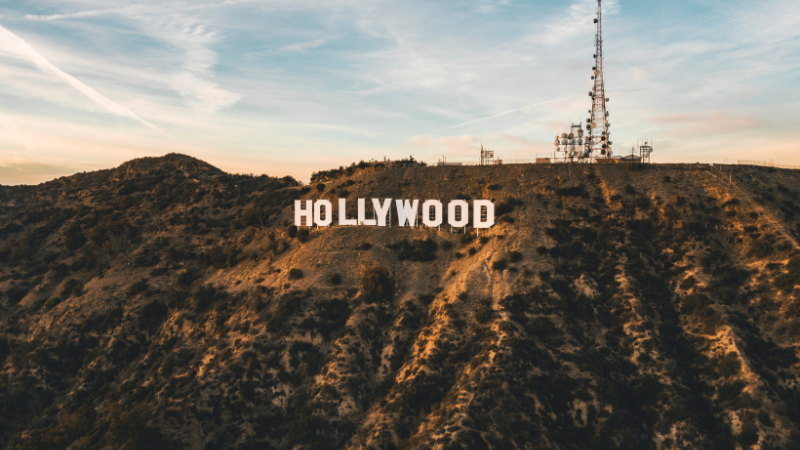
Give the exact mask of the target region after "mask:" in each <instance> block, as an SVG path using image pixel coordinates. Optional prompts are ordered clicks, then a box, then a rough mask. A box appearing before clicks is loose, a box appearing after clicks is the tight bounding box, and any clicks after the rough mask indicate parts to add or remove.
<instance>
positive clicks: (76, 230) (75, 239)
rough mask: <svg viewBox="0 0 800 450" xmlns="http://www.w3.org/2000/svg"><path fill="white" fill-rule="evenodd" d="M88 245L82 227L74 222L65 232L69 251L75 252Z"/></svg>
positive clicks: (65, 242)
mask: <svg viewBox="0 0 800 450" xmlns="http://www.w3.org/2000/svg"><path fill="white" fill-rule="evenodd" d="M85 243H86V236H84V235H83V231H82V230H81V226H80V225H78V224H77V223H75V222H73V223H71V224H69V225H68V226H67V228H66V229H65V230H64V246H65V247H66V248H67V250H69V251H71V252H74V251H75V250H77V249H79V248H81V247H83V244H85Z"/></svg>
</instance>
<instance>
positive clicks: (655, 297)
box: [0, 154, 800, 450]
mask: <svg viewBox="0 0 800 450" xmlns="http://www.w3.org/2000/svg"><path fill="white" fill-rule="evenodd" d="M734 169H735V170H734V171H733V173H732V175H731V176H730V179H731V180H732V184H729V183H728V179H729V177H728V176H721V174H718V173H717V172H718V171H719V168H714V169H713V170H714V172H709V169H702V168H700V169H696V170H687V169H686V168H683V167H679V166H669V165H659V166H655V165H652V166H625V165H596V166H583V165H573V166H572V167H570V168H568V167H566V166H563V165H552V166H551V165H509V166H491V167H487V168H480V167H453V166H443V167H442V166H437V167H425V166H423V165H421V164H419V163H417V162H416V161H414V160H411V159H409V160H405V161H400V162H389V161H387V162H379V163H360V164H353V165H351V166H348V167H341V168H339V169H333V170H330V171H321V172H317V173H316V174H314V176H313V180H312V181H313V182H312V183H311V184H310V185H308V186H306V185H303V184H302V183H299V182H297V181H296V180H294V179H292V178H289V177H283V178H275V177H269V176H252V175H234V174H227V173H224V172H222V171H220V170H218V169H216V168H214V167H212V166H210V165H208V164H206V163H204V162H202V161H199V160H196V159H193V158H190V157H187V156H183V155H174V154H173V155H167V156H165V157H160V158H143V159H138V160H133V161H129V162H127V163H125V164H123V165H121V166H120V167H117V168H114V169H109V170H103V171H98V172H91V173H81V174H76V175H73V176H70V177H62V178H59V179H56V180H53V181H51V182H48V183H44V184H41V185H38V186H15V187H10V186H0V330H1V331H0V448H2V449H13V450H29V449H55V448H69V449H93V450H94V449H122V448H124V449H146V448H150V449H173V448H174V449H184V448H192V449H204V450H213V449H237V450H248V449H315V450H316V449H379V448H380V449H518V450H522V449H537V448H553V449H556V448H561V449H653V450H656V449H658V450H660V449H677V448H698V449H730V450H735V449H757V448H758V449H765V450H766V449H800V431H799V430H798V424H800V388H798V376H799V375H800V364H799V363H800V359H798V345H800V248H799V247H798V244H797V242H798V232H800V225H798V217H800V207H798V206H797V202H798V198H797V196H798V192H800V181H798V180H800V178H798V177H797V172H796V171H791V170H782V169H773V168H765V167H747V166H738V167H735V168H734ZM726 170H727V169H726ZM726 175H727V174H726ZM343 192H344V193H346V194H347V195H348V196H349V197H350V199H351V202H350V203H354V202H352V199H354V198H398V199H399V198H418V199H424V198H437V199H440V200H441V201H443V202H446V201H449V200H452V199H465V198H474V199H482V198H485V199H491V200H493V201H494V202H495V205H496V207H497V212H498V218H499V220H498V221H497V224H496V225H495V226H494V227H493V228H491V229H489V230H481V232H480V237H478V236H476V232H475V230H473V229H471V228H470V227H467V228H466V230H465V229H455V230H451V229H450V227H449V226H444V225H443V226H442V227H441V228H436V229H428V228H426V227H424V226H421V227H417V228H408V227H404V228H398V227H396V226H395V227H391V228H389V227H386V228H382V227H336V226H333V227H331V228H320V229H317V228H312V229H309V228H306V227H300V228H298V227H295V226H294V225H293V210H292V208H293V204H294V200H297V199H301V200H317V199H327V200H334V199H336V198H338V197H339V196H341V195H342V193H343ZM351 216H352V214H351Z"/></svg>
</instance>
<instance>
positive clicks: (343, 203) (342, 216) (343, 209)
mask: <svg viewBox="0 0 800 450" xmlns="http://www.w3.org/2000/svg"><path fill="white" fill-rule="evenodd" d="M357 224H358V222H356V219H348V218H347V199H346V198H340V199H339V225H357Z"/></svg>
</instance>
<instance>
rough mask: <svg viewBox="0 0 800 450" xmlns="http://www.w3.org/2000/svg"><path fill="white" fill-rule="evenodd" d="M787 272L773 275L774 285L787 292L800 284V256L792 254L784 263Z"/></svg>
mask: <svg viewBox="0 0 800 450" xmlns="http://www.w3.org/2000/svg"><path fill="white" fill-rule="evenodd" d="M786 269H787V272H786V273H783V274H781V275H778V276H777V277H775V287H776V288H778V289H780V290H781V291H783V292H789V291H791V290H792V289H794V287H795V286H796V285H797V284H800V256H794V257H792V259H790V260H789V262H788V263H787V264H786Z"/></svg>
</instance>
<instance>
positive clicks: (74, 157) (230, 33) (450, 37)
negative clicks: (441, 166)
mask: <svg viewBox="0 0 800 450" xmlns="http://www.w3.org/2000/svg"><path fill="white" fill-rule="evenodd" d="M595 7H596V3H595V2H593V1H591V0H572V1H563V2H562V1H548V2H533V1H524V2H523V1H512V0H505V1H492V0H485V1H473V2H455V1H454V2H430V1H427V2H418V1H413V0H410V1H404V2H388V1H347V0H328V1H308V0H292V1H283V0H275V1H257V0H252V1H248V0H218V1H210V0H209V1H202V0H197V1H166V2H162V1H145V2H136V3H133V2H115V1H107V0H104V1H96V0H59V1H51V0H40V1H15V2H12V3H5V4H2V5H0V80H2V82H0V184H6V185H7V184H20V183H25V184H29V183H39V182H42V181H46V180H49V179H52V178H55V177H58V176H61V175H66V174H71V173H74V172H77V171H88V170H96V169H100V168H107V167H111V166H114V165H117V164H119V163H121V162H123V161H126V160H129V159H133V158H136V157H141V156H153V155H161V154H166V153H169V152H180V153H186V154H190V155H192V156H196V157H198V158H201V159H204V160H206V161H209V162H210V163H212V164H214V165H216V166H218V167H220V168H222V169H224V170H227V171H230V172H239V173H257V174H260V173H267V174H269V175H279V176H283V175H292V176H294V177H296V178H298V179H300V180H308V179H309V177H310V174H311V172H313V171H315V170H320V169H327V168H331V167H337V166H339V165H346V164H349V163H350V162H353V161H358V160H362V159H363V160H369V159H383V158H384V157H389V158H402V157H407V156H408V155H413V156H414V157H416V158H417V159H422V160H424V161H427V162H429V163H435V162H436V161H437V160H438V159H440V158H441V157H442V156H445V157H447V159H448V160H449V161H473V160H477V151H478V149H479V148H480V145H481V143H483V144H484V146H486V147H487V148H491V149H494V150H495V153H496V155H497V156H498V157H499V158H501V159H505V160H511V159H531V158H535V157H536V156H537V155H538V156H544V155H548V154H550V153H551V152H552V142H553V136H554V135H555V134H556V133H560V132H562V131H565V129H566V128H567V126H568V124H569V122H570V120H572V121H573V122H578V121H583V120H585V118H586V116H587V110H588V109H589V107H590V99H589V97H588V96H587V92H588V91H589V90H590V88H591V80H590V76H591V67H592V65H593V59H592V54H593V53H594V26H593V23H592V19H593V17H594V13H595ZM603 17H604V20H603V23H604V39H605V42H604V51H605V54H606V58H605V64H606V89H607V92H608V95H607V96H608V97H609V98H610V99H611V101H610V102H609V105H608V106H609V111H610V122H611V131H612V135H613V141H614V142H615V145H614V147H615V152H616V154H624V153H625V152H627V151H629V149H630V147H631V145H633V144H634V143H635V142H636V141H637V140H642V139H644V137H645V135H646V136H647V137H648V138H649V139H651V140H654V141H655V146H656V151H655V154H654V157H655V160H656V161H660V162H673V161H704V162H709V161H710V162H724V161H725V160H726V158H727V160H728V161H736V160H738V159H752V160H765V159H773V160H775V162H777V163H784V164H800V151H798V150H800V132H799V131H798V124H800V76H798V73H800V72H799V71H798V69H800V2H797V0H775V1H772V2H769V3H767V2H752V1H751V2H745V1H740V0H731V1H725V2H723V1H693V2H688V1H672V2H663V1H658V2H657V1H652V0H638V1H635V2H634V1H624V0H616V1H613V2H612V1H607V2H605V3H604V16H603Z"/></svg>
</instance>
